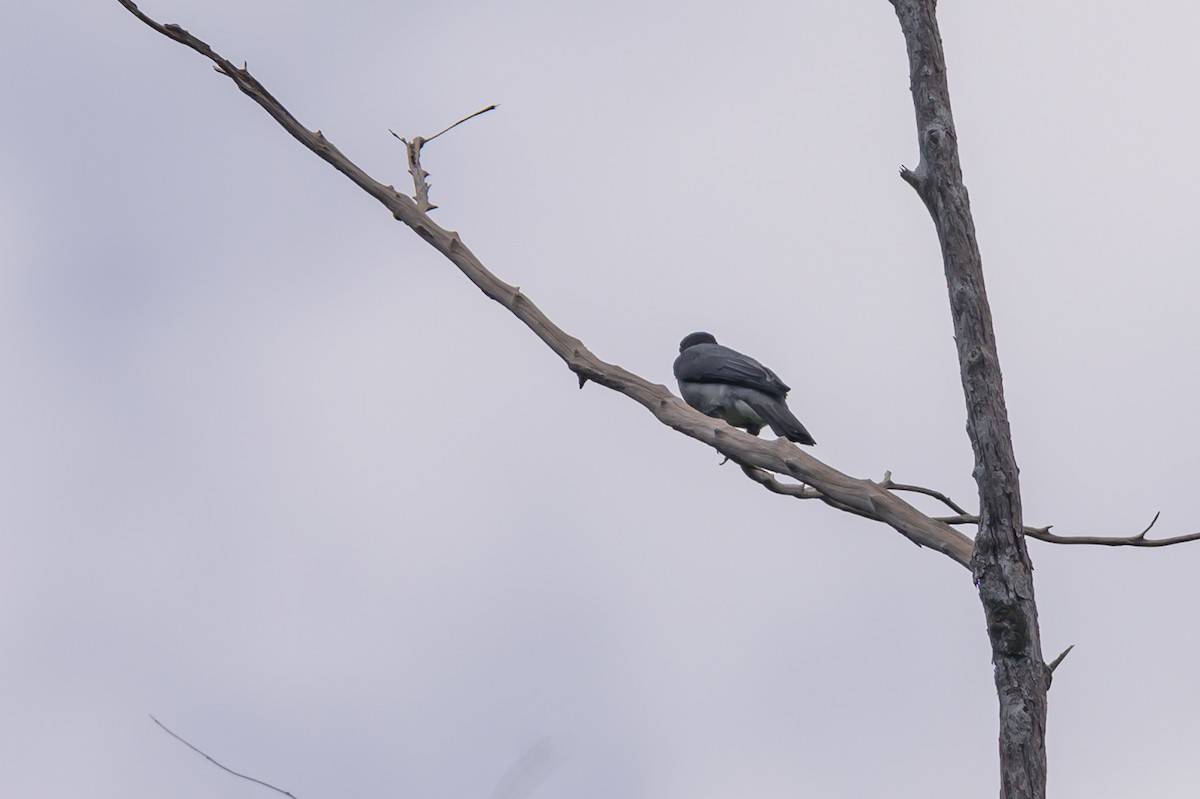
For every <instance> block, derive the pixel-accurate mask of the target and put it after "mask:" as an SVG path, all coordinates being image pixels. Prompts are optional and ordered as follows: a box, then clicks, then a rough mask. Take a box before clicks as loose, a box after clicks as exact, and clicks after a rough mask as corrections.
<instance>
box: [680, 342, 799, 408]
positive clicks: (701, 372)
mask: <svg viewBox="0 0 1200 799" xmlns="http://www.w3.org/2000/svg"><path fill="white" fill-rule="evenodd" d="M675 378H676V379H677V380H690V381H692V382H695V383H730V384H732V385H735V386H747V387H749V388H756V389H758V390H759V391H762V392H765V393H767V394H770V395H771V396H773V397H780V398H782V397H783V396H784V395H786V394H787V393H788V392H789V391H791V389H790V388H788V385H787V384H786V383H784V382H783V381H782V380H780V379H779V376H778V375H776V374H775V373H774V372H772V371H771V370H770V369H768V368H767V367H765V366H763V365H762V364H761V363H759V362H758V361H756V360H754V359H753V358H751V357H750V356H748V355H742V354H741V353H740V352H738V351H737V350H731V349H729V347H723V346H721V345H720V344H698V345H696V346H694V347H688V348H687V349H686V350H684V351H683V352H682V353H681V354H680V355H679V357H678V358H676V359H675Z"/></svg>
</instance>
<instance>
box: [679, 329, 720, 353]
mask: <svg viewBox="0 0 1200 799" xmlns="http://www.w3.org/2000/svg"><path fill="white" fill-rule="evenodd" d="M716 343H717V340H716V338H714V337H713V334H712V333H688V334H687V335H686V336H684V337H683V341H681V342H679V351H680V352H683V351H684V350H686V349H687V348H688V347H694V346H696V345H697V344H716Z"/></svg>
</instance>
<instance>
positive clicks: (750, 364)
mask: <svg viewBox="0 0 1200 799" xmlns="http://www.w3.org/2000/svg"><path fill="white" fill-rule="evenodd" d="M675 379H676V380H678V381H679V392H680V393H681V394H683V399H684V401H685V402H687V404H688V405H691V406H692V407H693V408H695V409H696V410H698V411H700V412H701V413H703V414H706V415H708V416H713V417H715V418H717V419H724V420H725V421H727V422H729V423H730V424H731V425H733V426H734V427H741V428H744V429H745V430H746V432H747V433H749V434H750V435H752V436H756V435H758V431H759V430H761V429H763V428H764V427H767V426H769V427H770V428H771V429H772V430H773V431H775V435H777V436H783V437H784V438H787V439H789V440H791V441H795V442H796V443H797V444H816V443H817V442H816V441H814V440H813V437H812V436H810V435H809V434H808V431H807V430H805V429H804V425H802V424H800V420H799V419H797V418H796V417H795V416H793V415H792V412H791V411H789V410H788V407H787V403H786V402H785V400H786V399H787V393H788V392H789V391H791V389H790V388H788V385H787V383H784V382H783V381H782V380H780V379H779V376H778V375H776V374H775V373H774V372H772V371H771V370H770V369H768V368H767V367H765V366H763V365H762V364H761V363H759V362H758V361H756V360H754V359H753V358H751V357H749V356H748V355H742V354H741V353H740V352H738V351H737V350H731V349H730V348H729V347H722V346H721V345H720V344H718V343H717V340H716V339H715V338H713V335H712V334H711V333H691V334H689V335H687V336H684V339H683V341H681V342H679V357H678V358H676V359H675Z"/></svg>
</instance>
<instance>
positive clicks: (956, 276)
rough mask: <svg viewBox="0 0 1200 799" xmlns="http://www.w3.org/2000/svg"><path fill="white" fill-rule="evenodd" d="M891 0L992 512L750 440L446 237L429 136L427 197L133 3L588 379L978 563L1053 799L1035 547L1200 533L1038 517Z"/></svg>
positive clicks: (416, 167) (1033, 767)
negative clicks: (1024, 502)
mask: <svg viewBox="0 0 1200 799" xmlns="http://www.w3.org/2000/svg"><path fill="white" fill-rule="evenodd" d="M890 1H891V2H892V4H893V6H894V7H895V11H896V15H897V17H898V19H899V22H900V28H901V31H902V32H903V35H904V40H905V43H906V46H907V51H908V58H909V67H910V79H911V89H912V95H913V103H914V107H915V111H916V122H917V138H918V144H919V149H920V161H919V163H918V165H917V167H916V168H915V169H906V168H902V169H901V170H900V176H901V177H902V178H903V179H904V180H905V181H907V182H908V183H909V185H911V186H912V187H913V188H914V189H915V190H916V192H917V194H918V196H919V197H920V198H921V200H922V201H923V202H924V203H925V206H926V208H927V209H928V210H929V213H930V216H931V217H932V219H933V223H934V228H935V230H936V232H937V236H938V240H939V242H940V244H941V251H942V259H943V266H944V270H945V275H946V284H947V288H948V291H949V297H950V309H951V315H952V318H953V323H954V333H955V339H956V342H957V346H958V359H959V371H960V374H961V378H962V385H963V393H964V397H965V400H966V407H967V420H968V423H967V431H968V435H969V437H970V440H971V446H972V449H973V451H974V454H975V468H974V477H975V480H976V484H977V486H978V490H979V512H978V513H974V514H973V513H970V512H968V511H967V510H966V509H965V508H963V507H961V506H960V505H958V504H957V503H955V502H954V501H953V500H952V499H950V497H948V496H946V495H945V494H944V493H942V492H939V491H937V490H935V489H931V488H926V487H922V486H916V485H907V484H900V483H896V482H893V481H892V479H891V475H890V473H884V476H883V479H882V480H879V481H874V480H869V479H863V478H856V477H851V476H849V475H846V474H843V473H841V472H839V471H837V470H836V469H834V468H832V467H830V466H828V465H826V464H824V463H822V462H820V461H819V460H817V459H816V458H814V457H812V456H811V455H809V454H808V453H807V452H805V451H803V450H800V449H798V448H797V447H796V446H795V445H793V444H792V443H791V442H789V441H786V440H783V439H778V440H775V441H764V440H761V439H759V438H757V437H753V436H750V435H749V434H747V433H744V432H742V431H740V430H737V429H735V428H733V427H730V426H729V425H727V424H726V423H725V422H723V421H719V420H714V419H712V418H709V417H707V416H704V415H702V414H700V413H699V412H697V411H695V410H693V409H692V408H690V407H688V406H687V405H686V404H684V403H683V401H682V400H680V399H679V398H678V397H676V396H675V395H674V394H672V393H671V392H670V391H669V390H668V389H667V388H666V387H665V386H662V385H656V384H653V383H651V382H649V381H647V380H645V379H643V378H642V377H639V376H638V375H636V374H634V373H632V372H630V371H628V370H626V369H623V368H622V367H620V366H618V365H616V364H612V363H607V362H605V361H603V360H601V359H600V358H599V357H597V356H596V355H595V354H593V353H592V352H591V351H590V350H589V349H588V348H587V347H586V346H584V344H583V342H582V341H580V339H578V338H576V337H574V336H572V335H570V334H568V333H567V332H566V331H564V330H563V329H562V328H560V327H558V326H557V325H556V324H554V322H552V321H551V320H550V318H549V317H548V316H547V315H546V314H545V313H543V312H542V310H541V309H540V308H538V306H537V305H536V304H534V302H533V300H531V299H530V298H529V297H528V296H527V295H526V294H525V293H524V292H522V291H521V289H520V288H518V287H515V286H512V285H509V284H508V283H506V282H504V281H503V280H501V279H500V278H499V277H497V276H496V275H495V274H493V273H492V272H490V271H489V270H488V269H487V268H486V267H485V266H484V264H483V262H482V261H481V260H480V259H479V258H478V257H477V256H476V255H475V254H474V253H473V252H471V250H470V249H469V248H468V247H467V245H466V244H465V243H464V242H463V239H462V237H461V236H460V235H459V234H458V233H457V232H456V231H452V230H447V229H445V228H443V227H442V226H440V225H439V224H437V223H436V222H435V221H433V219H432V218H431V217H430V216H429V212H430V211H432V210H433V209H434V207H435V206H433V205H432V204H431V203H430V200H429V187H428V185H427V184H426V182H425V178H426V177H427V175H426V173H425V171H424V170H423V169H422V167H421V163H420V157H421V148H422V146H423V144H425V143H426V142H427V141H428V140H429V139H424V138H421V137H415V138H413V139H412V140H411V141H409V140H405V144H406V145H407V152H408V158H409V171H410V174H411V175H412V178H413V184H414V195H413V196H411V197H410V196H408V195H406V194H403V193H401V192H399V191H397V190H396V189H395V188H394V187H393V186H391V185H386V184H384V183H382V182H380V181H378V180H376V179H374V178H373V177H371V176H370V175H368V174H367V173H366V172H364V171H363V170H362V169H360V168H359V167H358V166H357V165H356V164H355V163H354V162H353V161H351V160H350V159H349V158H347V157H346V156H345V155H343V154H342V152H341V151H340V150H338V148H337V147H336V146H334V144H333V143H332V142H330V141H329V140H328V139H326V138H325V136H324V135H323V134H322V133H321V131H320V130H310V129H308V128H307V127H305V126H304V125H302V124H301V123H300V121H299V120H297V119H296V118H295V117H294V116H292V114H291V113H289V112H288V111H287V109H286V108H285V107H284V106H283V104H282V103H280V102H279V101H278V100H277V99H275V97H273V96H272V95H271V93H270V92H269V91H267V89H266V87H264V86H263V85H262V84H261V83H260V82H259V81H258V80H257V79H255V78H254V77H253V76H252V75H251V74H250V73H249V71H248V70H247V69H245V67H244V66H243V67H242V68H239V67H237V66H236V65H234V64H233V63H231V62H230V61H229V60H227V59H226V58H224V57H223V56H221V55H220V54H219V53H217V52H216V51H214V50H213V49H212V48H211V47H210V46H209V45H208V44H206V43H205V42H204V41H202V40H201V39H199V38H197V37H196V36H193V35H192V34H190V33H188V32H187V31H186V30H184V29H183V28H182V27H180V26H179V25H176V24H161V23H158V22H156V21H155V20H153V19H151V18H150V17H148V16H147V15H145V14H144V13H143V12H141V11H140V10H139V9H138V7H137V6H136V5H135V4H134V3H133V2H131V1H130V0H118V2H120V3H121V5H123V6H124V7H125V8H127V9H128V10H129V11H130V12H131V13H132V14H134V15H135V16H137V17H138V19H140V20H142V21H143V22H144V23H146V24H147V25H149V26H150V27H152V28H153V29H155V30H156V31H158V32H159V33H161V34H163V35H164V36H167V37H169V38H171V39H173V40H175V41H177V42H179V43H180V44H183V45H185V46H187V47H189V48H191V49H193V50H195V51H196V52H198V53H200V54H201V55H203V56H205V57H206V58H208V59H209V60H211V61H212V62H213V64H214V65H215V69H216V70H217V71H218V72H220V73H221V74H223V75H225V76H227V77H228V78H230V79H231V80H232V81H233V82H234V84H235V85H236V86H237V87H238V88H239V89H240V90H241V91H242V92H243V93H245V94H246V95H247V96H249V97H250V98H251V99H252V100H254V101H255V102H256V103H258V105H259V106H261V107H262V108H263V110H265V111H266V112H267V113H268V114H269V115H270V116H271V117H272V118H274V119H275V121H276V122H278V123H279V125H280V126H281V127H283V129H284V130H286V131H287V132H288V133H289V134H291V135H292V136H293V137H294V138H295V139H296V140H297V141H299V142H300V143H301V144H303V145H304V146H305V147H307V148H308V149H309V150H311V151H312V152H313V153H315V154H316V155H317V156H319V157H320V158H322V159H323V160H325V161H326V162H327V163H329V164H330V165H331V166H332V167H333V168H334V169H337V170H338V171H339V172H341V173H342V174H344V175H345V176H346V177H348V178H349V179H350V180H351V181H352V182H353V183H355V184H356V185H357V186H358V187H359V188H361V189H362V190H363V191H365V192H367V193H368V194H370V195H371V196H372V197H374V198H375V199H377V200H378V201H379V202H380V203H382V204H383V206H384V207H385V208H387V209H388V211H390V212H391V214H392V216H393V217H394V218H395V219H397V220H398V221H400V222H403V223H404V224H405V225H407V226H409V227H410V228H412V230H413V231H414V232H416V233H417V235H419V236H420V237H421V238H422V239H424V240H425V241H426V242H427V243H428V244H429V245H430V246H432V247H433V248H434V249H436V250H437V251H438V252H440V253H441V254H442V255H443V256H445V258H446V259H447V260H449V261H450V262H451V263H452V264H454V265H455V266H456V267H457V268H458V269H459V270H460V271H462V273H463V274H464V275H465V276H466V277H467V278H468V279H469V280H471V282H473V283H474V284H475V285H476V286H477V287H478V288H479V289H480V290H481V291H482V292H483V293H484V294H485V295H486V296H487V297H489V298H490V299H492V300H495V301H496V302H498V303H500V304H501V305H503V306H504V307H505V308H507V309H508V310H509V311H510V312H511V313H512V314H513V315H514V316H516V317H517V318H518V319H519V320H520V321H521V322H523V323H524V324H525V325H526V326H527V327H528V328H529V329H530V330H531V331H532V332H533V333H534V335H536V336H537V337H538V338H539V339H540V340H541V341H542V343H544V344H545V345H546V346H547V347H549V348H550V349H551V350H552V351H553V352H554V353H555V354H556V355H558V356H559V357H560V358H561V359H562V360H563V362H564V363H565V364H566V366H567V368H568V369H570V370H571V371H572V372H574V373H575V375H576V377H577V378H578V381H579V386H580V388H583V387H584V386H585V385H586V384H587V383H588V382H589V381H590V382H592V383H596V384H599V385H601V386H604V387H606V388H609V389H612V390H613V391H617V392H619V393H621V394H624V395H625V396H627V397H629V398H630V399H632V400H634V401H635V402H637V403H639V404H641V405H642V406H644V407H645V408H646V409H647V410H648V411H650V413H651V414H653V415H654V417H655V418H656V419H658V420H659V421H660V422H662V423H663V424H665V425H667V426H669V427H671V428H673V429H675V430H677V431H679V432H680V433H683V434H684V435H686V436H690V437H691V438H694V439H696V440H698V441H702V442H704V443H705V444H708V445H709V446H711V447H713V448H714V449H716V450H717V451H718V452H720V453H721V454H722V455H724V456H726V457H727V458H728V459H730V460H732V461H734V462H735V463H737V464H738V465H739V466H741V468H742V470H743V472H744V473H745V474H746V476H748V477H749V478H750V479H752V480H754V481H755V482H757V483H759V484H761V485H763V486H764V487H765V488H767V489H768V490H769V491H772V492H775V493H779V494H785V495H789V496H793V497H796V498H799V499H816V500H820V501H821V502H824V503H825V504H827V505H829V506H831V507H833V508H836V509H838V510H842V511H846V512H849V513H853V514H856V515H859V516H863V517H865V518H868V519H872V520H874V521H878V522H882V523H884V524H886V525H888V526H890V527H892V528H894V529H895V530H896V531H897V532H899V533H900V534H901V535H903V536H905V537H906V538H908V539H909V540H910V541H912V542H913V543H915V544H917V545H918V546H923V547H928V548H930V549H933V550H936V551H938V552H940V553H942V554H943V555H946V556H947V557H949V558H950V559H951V560H953V561H954V562H955V563H958V564H959V565H960V566H963V567H965V568H967V569H969V570H970V572H971V575H972V578H973V580H974V582H975V585H976V586H977V588H978V591H979V598H980V601H981V602H982V604H983V609H984V614H985V617H986V620H987V629H988V636H989V639H990V642H991V647H992V660H993V664H994V667H995V681H996V692H997V695H998V698H999V703H1000V740H999V744H1000V747H999V748H1000V770H1001V786H1002V790H1001V795H1002V796H1003V797H1005V799H1041V797H1044V796H1045V786H1046V750H1045V730H1046V698H1047V690H1048V688H1049V686H1050V680H1051V675H1052V672H1053V671H1054V669H1055V667H1056V666H1057V665H1058V664H1059V663H1060V662H1061V661H1062V658H1063V657H1065V656H1066V654H1067V652H1063V653H1062V654H1061V655H1059V656H1058V657H1057V658H1055V659H1054V660H1053V661H1052V662H1051V663H1049V664H1047V663H1046V662H1045V660H1044V658H1043V654H1042V646H1041V638H1040V635H1039V631H1038V614H1037V604H1036V601H1035V597H1034V590H1033V575H1032V564H1031V562H1030V559H1029V553H1028V550H1027V548H1026V544H1025V540H1026V538H1029V537H1032V538H1038V539H1041V540H1044V541H1049V542H1052V543H1059V544H1096V545H1106V546H1138V547H1155V546H1166V545H1170V544H1176V543H1181V542H1184V541H1193V540H1196V539H1198V538H1200V532H1196V533H1189V534H1186V535H1180V536H1176V537H1172V538H1162V539H1149V538H1147V533H1148V532H1149V530H1150V527H1147V528H1146V529H1145V530H1143V531H1142V532H1141V533H1139V534H1137V535H1131V536H1128V537H1119V538H1106V537H1097V536H1060V535H1057V534H1053V533H1051V532H1050V528H1049V527H1048V526H1047V527H1029V526H1026V525H1025V524H1024V521H1023V518H1022V512H1021V492H1020V483H1019V480H1018V470H1017V465H1016V458H1015V456H1014V453H1013V447H1012V439H1011V436H1010V433H1009V423H1008V415H1007V411H1006V410H1005V404H1004V390H1003V384H1002V380H1001V373H1000V362H999V357H998V355H997V350H996V341H995V335H994V332H993V329H992V320H991V311H990V308H989V306H988V301H987V294H986V291H985V287H984V281H983V269H982V261H981V258H980V254H979V247H978V244H977V242H976V238H975V227H974V222H973V220H972V217H971V210H970V204H969V201H968V197H967V191H966V188H965V187H964V185H963V181H962V169H961V166H960V163H959V156H958V143H957V134H956V132H955V129H954V121H953V117H952V114H951V109H950V98H949V90H948V86H947V82H946V69H945V59H944V54H943V51H942V44H941V38H940V35H939V33H938V28H937V20H936V16H935V7H936V0H890ZM484 110H490V109H484ZM477 113H482V112H477ZM456 124H457V123H456ZM452 127H453V126H452ZM443 132H444V131H443ZM437 135H440V134H437ZM432 138H433V137H430V139H432ZM780 477H783V478H786V479H784V480H781V479H780ZM905 492H910V493H920V494H924V495H927V496H930V497H933V498H935V499H937V500H938V501H940V502H941V503H942V504H943V505H945V506H946V507H947V508H948V510H949V511H950V513H949V514H948V515H946V516H940V517H939V516H931V515H928V514H926V513H923V512H921V511H919V510H917V509H916V508H915V507H913V506H912V505H911V504H909V503H908V502H906V501H905V500H904V499H903V498H902V497H901V494H902V493H905ZM1155 519H1156V520H1157V517H1155ZM1153 523H1154V522H1151V526H1153ZM958 526H973V527H975V528H976V532H975V536H974V538H973V539H972V538H970V537H968V536H966V535H964V534H963V533H961V532H959V531H958V530H957V529H956V527H958ZM1067 651H1068V652H1069V651H1070V648H1068V649H1067Z"/></svg>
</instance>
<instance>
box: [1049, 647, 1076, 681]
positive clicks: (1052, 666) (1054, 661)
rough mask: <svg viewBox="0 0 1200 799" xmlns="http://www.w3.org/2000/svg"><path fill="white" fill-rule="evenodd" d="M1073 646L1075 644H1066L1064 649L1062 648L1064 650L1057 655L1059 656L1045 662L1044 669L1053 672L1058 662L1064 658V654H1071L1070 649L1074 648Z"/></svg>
mask: <svg viewBox="0 0 1200 799" xmlns="http://www.w3.org/2000/svg"><path fill="white" fill-rule="evenodd" d="M1074 648H1075V644H1071V645H1070V646H1068V647H1067V648H1066V649H1064V650H1063V651H1062V654H1061V655H1059V656H1058V657H1056V658H1055V659H1054V660H1052V661H1050V662H1049V663H1047V664H1046V669H1047V670H1048V671H1049V672H1050V673H1051V674H1053V673H1054V670H1055V669H1057V668H1058V664H1059V663H1062V662H1063V660H1064V659H1065V658H1066V656H1067V655H1069V654H1071V650H1072V649H1074Z"/></svg>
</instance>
